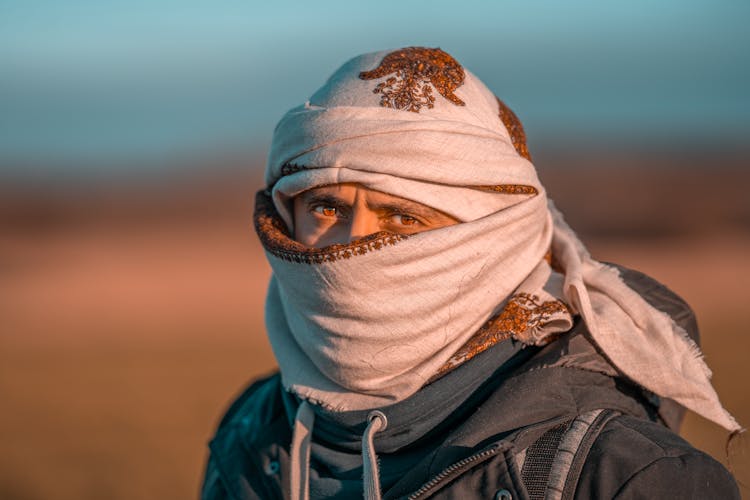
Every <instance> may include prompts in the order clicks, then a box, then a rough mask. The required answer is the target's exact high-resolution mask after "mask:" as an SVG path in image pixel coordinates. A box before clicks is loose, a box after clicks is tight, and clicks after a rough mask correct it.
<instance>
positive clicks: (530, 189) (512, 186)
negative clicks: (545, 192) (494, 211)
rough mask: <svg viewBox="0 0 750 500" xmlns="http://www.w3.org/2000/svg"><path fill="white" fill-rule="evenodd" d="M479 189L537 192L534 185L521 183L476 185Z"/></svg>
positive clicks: (514, 192)
mask: <svg viewBox="0 0 750 500" xmlns="http://www.w3.org/2000/svg"><path fill="white" fill-rule="evenodd" d="M476 189H479V190H480V191H493V192H495V193H502V194H531V195H535V194H539V191H537V189H536V188H535V187H534V186H524V185H523V184H498V185H497V186H476Z"/></svg>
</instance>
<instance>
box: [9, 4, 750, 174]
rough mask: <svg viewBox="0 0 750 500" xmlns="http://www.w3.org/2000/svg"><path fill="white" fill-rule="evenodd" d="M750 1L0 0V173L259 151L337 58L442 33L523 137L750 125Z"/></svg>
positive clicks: (698, 134) (443, 42) (740, 139)
mask: <svg viewBox="0 0 750 500" xmlns="http://www.w3.org/2000/svg"><path fill="white" fill-rule="evenodd" d="M748 18H750V3H748V2H744V1H742V0H712V1H709V0H664V1H662V2H658V3H653V2H646V1H645V0H637V1H634V2H627V3H614V4H613V3H607V4H603V3H601V2H595V1H594V0H572V1H570V2H565V3H554V2H543V1H541V0H538V1H525V2H522V1H520V0H515V1H511V2H484V3H482V2H479V1H478V0H474V1H468V2H462V3H461V4H460V5H456V4H454V3H452V2H446V1H432V2H426V1H419V2H406V3H398V2H396V1H392V0H383V1H381V2H378V3H376V4H371V3H356V2H345V1H342V0H337V1H332V2H328V3H326V6H325V7H322V6H320V5H317V4H312V3H309V2H307V3H305V2H301V1H300V2H291V1H286V2H263V3H248V2H239V1H224V2H221V3H216V2H207V1H201V0H185V1H180V2H178V1H176V0H159V1H151V2H148V1H145V0H139V1H136V2H127V3H126V2H106V3H100V2H94V1H93V0H72V1H69V2H64V3H60V2H55V1H53V0H27V1H20V0H15V1H14V0H6V1H4V2H1V3H0V110H2V113H0V171H3V170H4V171H16V172H19V171H20V172H21V173H23V171H24V170H25V169H27V168H30V167H33V168H34V169H36V170H38V171H41V172H43V173H46V172H52V173H54V172H55V171H62V172H71V173H75V172H77V171H81V170H82V171H84V172H87V171H91V170H102V171H105V172H106V171H117V170H121V169H124V168H130V169H136V170H137V169H140V170H149V169H159V168H162V166H163V165H165V164H168V163H175V162H177V163H180V162H181V160H182V159H184V158H193V157H196V156H198V157H200V156H205V157H210V156H212V155H216V154H222V153H224V152H227V151H230V152H232V153H233V154H236V155H258V154H262V152H263V151H264V150H265V149H266V148H267V146H268V142H269V140H270V137H271V133H272V130H273V126H274V125H275V124H276V122H277V121H278V120H279V118H280V117H281V116H282V114H283V113H284V112H286V111H287V110H288V109H290V108H291V107H293V106H295V105H297V104H299V103H301V102H303V101H304V100H305V99H306V98H307V97H308V96H309V95H310V94H311V93H312V92H313V91H314V90H315V89H316V88H318V87H319V86H320V85H322V83H323V82H324V81H325V79H326V78H327V77H328V75H329V74H330V73H331V72H333V71H334V70H335V69H336V68H337V67H338V66H339V65H341V64H342V63H343V62H345V61H346V60H347V59H348V58H350V57H352V56H354V55H356V54H359V53H363V52H370V51H375V50H383V49H387V48H395V47H400V46H406V45H425V46H440V47H442V48H443V49H445V50H447V51H448V52H450V53H451V54H452V55H453V56H454V57H456V58H457V59H458V60H459V61H460V62H461V63H462V64H463V65H464V66H465V67H466V68H468V69H469V70H470V71H472V72H473V73H475V74H477V75H478V76H479V77H480V78H481V79H483V80H484V81H485V83H486V84H487V85H488V86H489V87H490V88H491V89H492V90H493V91H495V92H496V93H497V94H498V95H499V96H500V97H501V98H502V99H503V100H505V101H506V102H507V103H508V104H509V105H510V106H511V108H513V109H514V111H515V112H516V113H517V114H518V115H519V116H520V117H521V119H522V121H523V123H524V125H525V127H526V129H527V133H528V136H529V140H530V142H531V144H532V145H533V144H535V143H540V144H544V143H547V142H553V143H566V142H573V143H576V144H584V145H585V144H589V143H609V142H615V143H619V144H641V143H647V144H654V143H655V144H676V145H681V144H686V143H688V144H689V143H694V142H698V143H704V144H709V145H710V144H722V145H724V146H727V147H736V146H737V145H744V144H746V143H747V138H748V136H749V135H750V64H748V55H747V54H748V49H750V30H747V29H746V26H745V23H746V20H747V19H748Z"/></svg>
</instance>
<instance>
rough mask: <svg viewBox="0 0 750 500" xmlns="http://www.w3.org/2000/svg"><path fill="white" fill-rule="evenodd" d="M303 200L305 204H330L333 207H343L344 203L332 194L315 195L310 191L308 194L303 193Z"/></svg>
mask: <svg viewBox="0 0 750 500" xmlns="http://www.w3.org/2000/svg"><path fill="white" fill-rule="evenodd" d="M302 200H303V201H304V202H305V203H328V204H331V205H343V204H344V201H343V200H342V199H341V198H340V197H338V196H336V195H334V194H331V193H314V192H310V191H308V192H307V193H302Z"/></svg>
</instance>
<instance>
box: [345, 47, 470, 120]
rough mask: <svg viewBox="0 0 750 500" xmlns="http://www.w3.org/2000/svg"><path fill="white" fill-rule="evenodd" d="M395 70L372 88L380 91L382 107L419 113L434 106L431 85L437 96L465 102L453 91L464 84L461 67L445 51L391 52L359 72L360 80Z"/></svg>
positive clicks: (422, 49) (377, 91)
mask: <svg viewBox="0 0 750 500" xmlns="http://www.w3.org/2000/svg"><path fill="white" fill-rule="evenodd" d="M393 73H395V76H390V77H389V78H387V79H386V80H385V81H384V82H380V83H378V84H377V85H376V86H375V88H374V89H373V91H372V92H373V93H374V94H381V96H382V97H381V99H380V105H381V106H383V107H386V108H393V109H402V110H405V111H412V112H414V113H419V110H420V109H422V107H423V106H426V107H427V108H428V109H429V108H433V107H434V106H435V105H434V103H435V96H434V95H432V87H431V86H430V84H432V85H433V86H434V87H435V88H436V89H437V91H438V92H439V93H440V95H441V96H443V97H445V98H446V99H448V100H449V101H451V102H452V103H453V104H455V105H457V106H465V105H466V103H465V102H464V101H462V100H461V99H459V98H458V97H457V96H456V95H455V94H454V93H453V91H454V90H456V89H457V88H458V87H460V86H461V85H463V83H464V78H465V75H464V69H463V68H462V67H461V65H460V64H458V61H456V60H455V59H453V58H452V57H451V56H450V55H449V54H447V53H446V52H443V51H442V50H440V49H438V48H435V49H429V48H426V47H407V48H405V49H401V50H398V51H396V52H391V53H390V54H388V55H386V56H385V57H384V58H383V60H382V61H381V62H380V65H379V66H378V67H377V68H375V69H373V70H370V71H362V72H361V73H360V74H359V77H360V78H361V79H362V80H375V79H377V78H383V77H385V76H388V75H391V74H393Z"/></svg>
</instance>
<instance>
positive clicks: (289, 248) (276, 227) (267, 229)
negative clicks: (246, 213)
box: [253, 190, 408, 264]
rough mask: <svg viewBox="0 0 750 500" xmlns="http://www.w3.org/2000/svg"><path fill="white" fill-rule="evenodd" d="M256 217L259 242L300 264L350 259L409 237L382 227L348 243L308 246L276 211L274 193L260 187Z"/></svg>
mask: <svg viewBox="0 0 750 500" xmlns="http://www.w3.org/2000/svg"><path fill="white" fill-rule="evenodd" d="M253 221H254V223H255V231H256V232H257V233H258V237H259V238H260V242H261V244H262V245H263V247H264V248H265V249H266V250H267V251H268V252H269V253H271V254H272V255H275V256H276V257H278V258H280V259H283V260H286V261H289V262H297V263H300V264H320V263H322V262H334V261H336V260H341V259H350V258H352V257H354V256H356V255H364V254H366V253H368V252H374V251H375V250H380V249H381V248H383V247H386V246H389V245H395V244H396V243H398V242H399V241H401V240H405V239H407V238H408V236H407V235H405V234H394V233H388V232H385V231H381V232H379V233H375V234H371V235H368V236H365V237H364V238H360V239H358V240H354V241H352V242H351V243H347V244H339V245H330V246H327V247H324V248H308V247H306V246H305V245H303V244H301V243H299V242H297V241H294V240H293V239H292V238H291V236H290V235H289V230H288V229H287V227H286V224H284V221H283V220H282V219H281V217H280V216H279V214H278V212H277V211H276V207H274V205H273V201H272V200H271V196H270V195H269V193H268V192H267V191H266V190H261V191H258V194H256V195H255V213H254V214H253Z"/></svg>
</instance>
